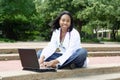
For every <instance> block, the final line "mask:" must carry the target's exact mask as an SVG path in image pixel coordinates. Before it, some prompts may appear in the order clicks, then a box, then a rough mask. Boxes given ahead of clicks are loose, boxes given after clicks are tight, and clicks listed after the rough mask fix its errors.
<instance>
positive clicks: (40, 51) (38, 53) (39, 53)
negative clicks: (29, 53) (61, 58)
mask: <svg viewBox="0 0 120 80" xmlns="http://www.w3.org/2000/svg"><path fill="white" fill-rule="evenodd" d="M41 53H42V50H38V52H37V58H38V59H39V58H40V55H41Z"/></svg>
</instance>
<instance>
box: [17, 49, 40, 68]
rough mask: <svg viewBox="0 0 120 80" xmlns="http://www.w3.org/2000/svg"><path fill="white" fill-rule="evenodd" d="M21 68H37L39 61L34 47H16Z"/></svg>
mask: <svg viewBox="0 0 120 80" xmlns="http://www.w3.org/2000/svg"><path fill="white" fill-rule="evenodd" d="M18 52H19V56H20V59H21V64H22V66H23V68H30V69H39V62H38V58H37V55H36V50H35V49H18Z"/></svg>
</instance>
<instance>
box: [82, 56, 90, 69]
mask: <svg viewBox="0 0 120 80" xmlns="http://www.w3.org/2000/svg"><path fill="white" fill-rule="evenodd" d="M88 63H89V59H88V58H87V59H86V60H85V62H84V65H83V67H84V68H86V67H87V66H88Z"/></svg>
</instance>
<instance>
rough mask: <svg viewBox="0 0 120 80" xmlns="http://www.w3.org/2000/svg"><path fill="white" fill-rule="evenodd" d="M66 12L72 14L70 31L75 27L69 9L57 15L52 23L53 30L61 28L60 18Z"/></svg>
mask: <svg viewBox="0 0 120 80" xmlns="http://www.w3.org/2000/svg"><path fill="white" fill-rule="evenodd" d="M64 14H67V15H69V16H70V19H71V25H70V27H69V29H68V32H70V31H72V29H73V27H74V22H73V17H72V15H71V13H70V12H69V11H63V12H61V13H60V14H59V15H58V16H57V17H56V19H55V20H54V21H53V22H52V23H51V24H50V26H52V31H54V30H56V29H59V28H60V25H59V20H60V18H61V16H62V15H64Z"/></svg>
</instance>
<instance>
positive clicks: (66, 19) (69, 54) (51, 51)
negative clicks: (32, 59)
mask: <svg viewBox="0 0 120 80" xmlns="http://www.w3.org/2000/svg"><path fill="white" fill-rule="evenodd" d="M51 26H52V27H53V34H52V37H51V41H50V42H49V44H48V46H47V47H46V48H44V49H43V50H39V51H38V52H37V56H38V58H39V62H40V66H41V67H53V68H58V69H62V68H66V67H69V68H80V67H83V66H84V65H85V64H86V63H85V62H86V59H87V51H86V50H85V49H83V48H82V47H81V41H80V35H79V32H78V31H77V30H76V29H75V28H74V23H73V18H72V15H71V14H70V13H69V12H68V11H63V12H62V13H60V14H59V15H58V17H57V18H56V19H55V20H54V21H53V23H52V25H51ZM56 49H59V50H60V52H56Z"/></svg>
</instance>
